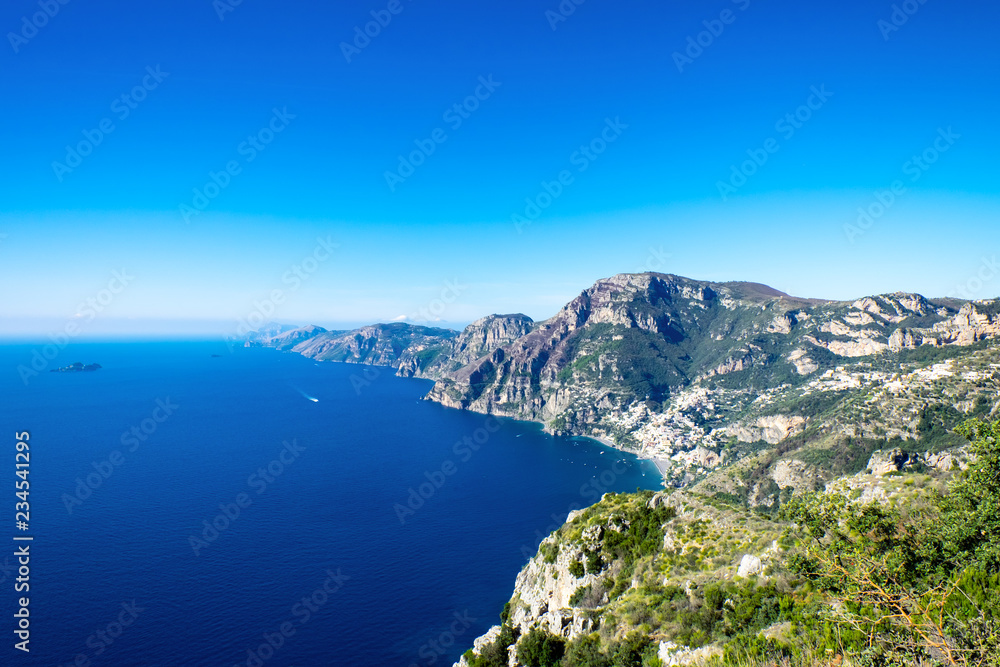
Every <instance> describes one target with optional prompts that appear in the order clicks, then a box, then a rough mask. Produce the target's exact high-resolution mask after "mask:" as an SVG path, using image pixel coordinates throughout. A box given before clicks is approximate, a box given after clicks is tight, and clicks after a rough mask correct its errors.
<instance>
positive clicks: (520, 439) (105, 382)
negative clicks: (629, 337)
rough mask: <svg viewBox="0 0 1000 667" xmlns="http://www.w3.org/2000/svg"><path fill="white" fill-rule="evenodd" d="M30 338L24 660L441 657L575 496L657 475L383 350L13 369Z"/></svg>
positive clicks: (108, 352) (197, 354)
mask: <svg viewBox="0 0 1000 667" xmlns="http://www.w3.org/2000/svg"><path fill="white" fill-rule="evenodd" d="M33 349H35V346H33V345H26V344H16V345H15V344H10V345H5V346H2V347H0V365H2V367H3V368H6V369H8V372H7V373H5V374H4V375H3V376H2V378H0V387H2V395H3V396H4V397H5V400H4V401H3V403H2V405H0V420H2V424H3V427H4V432H5V433H6V435H7V437H8V438H9V439H10V441H11V442H13V433H14V432H15V431H23V430H27V431H30V433H31V453H32V457H31V473H30V475H31V477H30V481H31V500H32V512H31V519H32V523H31V532H32V533H33V534H34V536H35V541H34V542H33V543H32V546H31V549H32V570H31V591H30V596H31V598H32V600H33V604H34V605H36V606H35V607H34V608H37V609H39V610H40V611H39V613H38V615H37V616H36V617H34V618H32V630H33V632H32V643H31V646H32V652H31V661H30V664H45V665H57V664H58V665H64V664H72V663H73V661H74V660H76V659H77V656H78V655H83V656H86V658H87V659H88V660H89V661H90V664H92V665H117V666H121V665H180V664H184V665H247V664H249V665H260V664H264V665H267V664H274V665H296V664H301V665H401V666H409V665H413V664H416V665H432V664H433V665H450V664H451V662H452V661H453V660H455V659H457V658H458V656H459V655H460V653H461V652H462V651H463V650H464V649H465V648H467V647H468V646H469V645H470V644H471V642H472V639H473V638H475V637H476V636H478V635H480V634H482V633H483V632H484V631H485V630H486V629H488V628H489V626H491V625H493V624H495V623H496V622H497V620H498V619H497V614H498V612H499V611H500V609H501V607H502V605H503V603H504V602H505V601H506V600H507V599H508V598H509V596H510V593H511V587H512V585H513V581H514V575H515V574H516V573H517V572H518V571H519V569H520V568H521V566H522V565H523V564H524V563H525V561H526V556H525V553H528V552H530V553H531V554H533V553H534V551H535V548H536V546H537V543H538V541H539V539H540V537H541V536H542V535H544V534H547V533H548V532H549V531H550V530H551V529H553V528H554V527H555V526H556V525H558V524H559V523H561V522H562V521H563V520H564V519H565V516H566V513H567V512H568V511H569V510H570V509H572V508H575V507H578V506H586V505H589V504H591V503H592V502H594V501H596V500H597V499H598V498H599V496H600V493H601V492H603V491H605V490H610V491H634V490H635V488H636V487H637V486H642V487H643V488H658V486H659V484H658V475H657V473H656V469H655V467H654V466H653V465H652V464H651V463H649V462H640V461H636V460H635V459H634V457H628V456H624V455H622V454H621V453H619V452H616V451H614V450H611V449H608V448H606V447H603V446H602V445H600V444H598V443H595V442H593V441H582V440H574V439H568V438H553V437H550V436H547V435H545V434H543V433H542V432H541V431H540V429H539V427H538V426H537V425H533V424H526V423H521V422H514V421H509V420H500V421H494V420H492V419H490V418H487V417H486V416H484V415H479V414H474V413H465V412H460V411H456V410H449V409H446V408H443V407H441V406H439V405H437V404H434V403H431V402H428V401H422V400H420V399H421V397H422V396H423V395H424V394H425V393H426V392H427V390H428V389H429V388H430V386H431V383H430V382H428V381H425V380H410V379H402V378H397V377H395V376H394V375H393V371H392V370H391V369H376V368H372V367H362V366H356V365H347V364H336V363H316V362H314V361H312V360H310V359H306V358H303V357H300V356H298V355H295V354H292V353H281V352H277V351H275V350H271V349H255V348H251V349H245V348H234V349H229V348H228V347H227V346H226V345H225V344H224V343H221V342H217V341H216V342H170V343H152V342H142V343H138V342H136V343H121V342H116V343H74V344H73V345H72V346H71V347H69V348H67V349H66V350H64V351H62V353H61V354H60V356H59V357H57V358H56V359H55V360H54V361H52V362H50V365H49V367H48V368H55V367H57V366H65V365H69V364H70V363H73V362H76V361H81V362H83V363H99V364H101V365H102V367H103V368H102V369H101V370H99V371H96V372H86V373H49V372H42V373H40V374H39V375H38V376H37V377H32V378H30V379H29V382H28V384H27V386H25V385H24V383H23V382H22V380H21V378H20V377H19V376H18V375H17V372H16V370H15V369H16V368H17V367H18V365H20V364H25V365H27V364H29V363H30V360H31V355H32V350H33ZM212 355H219V356H217V357H213V356H212ZM47 370H48V369H46V371H47ZM352 378H353V379H352ZM168 413H169V414H168ZM157 420H160V421H157ZM497 426H499V428H497ZM133 427H137V433H138V434H139V435H140V437H135V436H134V435H132V434H131V433H129V432H130V431H131V430H132V428H133ZM143 429H145V432H144V430H143ZM491 430H492V431H493V432H490V431H491ZM150 431H151V432H150ZM484 436H488V437H485V438H484ZM142 438H145V439H144V440H143V439H142ZM463 438H468V439H469V440H467V441H466V442H465V443H464V444H463V445H462V446H456V443H458V442H461V441H463ZM477 440H478V441H479V442H481V444H479V445H478V447H479V448H478V450H475V449H474V447H475V446H477V445H476V441H477ZM470 442H471V443H472V446H470V445H469V443H470ZM284 443H289V445H290V446H289V445H286V444H284ZM11 451H13V450H11ZM115 452H118V454H115ZM283 452H284V453H283ZM282 460H283V461H284V462H283V463H278V464H276V463H274V462H275V461H282ZM448 462H450V463H448ZM622 462H623V463H622ZM95 464H96V465H95ZM613 464H617V465H615V466H613ZM261 469H263V472H259V471H260V470H261ZM442 469H444V470H445V472H448V471H450V472H451V473H452V474H450V475H446V474H444V473H441V474H437V475H436V474H434V473H435V472H439V471H441V470H442ZM613 470H617V471H618V472H613ZM426 473H431V475H430V478H429V477H428V476H427V475H426ZM619 473H620V474H619ZM602 474H603V483H602V481H601V476H602ZM88 476H89V479H88ZM595 478H596V479H595ZM429 480H431V481H430V483H431V484H432V485H433V484H435V483H436V484H439V485H440V486H439V488H433V494H429V493H428V491H430V490H431V487H430V486H424V488H423V491H424V492H425V495H429V497H428V498H426V499H424V500H423V505H422V506H419V507H418V509H416V510H415V511H414V512H413V513H412V514H407V515H405V516H404V517H403V519H404V520H405V522H404V521H401V519H400V517H399V515H398V513H397V511H396V510H394V505H396V504H397V503H398V504H399V505H403V506H405V505H406V504H407V502H408V497H409V496H410V490H411V489H414V490H418V489H419V487H420V486H421V485H422V484H425V483H429ZM442 481H443V483H441V482H442ZM609 481H610V482H611V484H609V485H607V486H605V485H604V483H607V482H609ZM88 482H89V483H90V486H96V487H97V488H93V489H91V488H90V487H89V486H88ZM594 482H596V483H597V485H599V488H598V487H595V485H594ZM81 483H82V484H83V486H80V485H81ZM78 487H79V488H78ZM88 491H89V492H90V493H89V495H88V493H87V492H88ZM240 494H245V496H241V495H240ZM247 500H249V504H247V502H246V501H247ZM239 504H243V505H245V506H244V507H242V508H238V505H239ZM412 504H413V505H414V506H417V505H419V503H418V502H417V501H416V500H413V501H412ZM220 505H222V506H225V507H226V509H225V511H226V512H228V513H229V514H230V516H231V517H235V518H224V519H223V518H219V516H220V514H222V510H221V509H220ZM236 509H239V515H238V516H236ZM205 522H207V523H208V524H211V523H213V522H214V523H216V524H217V525H216V529H218V528H221V530H218V531H217V532H215V529H209V530H207V531H206V523H205ZM227 524H228V525H227ZM192 536H193V537H195V538H198V539H199V540H203V541H202V542H197V548H195V546H193V545H192V541H191V538H192ZM213 536H214V539H211V538H213ZM5 551H6V550H5ZM196 551H197V554H196ZM4 558H10V560H9V561H5V560H4ZM12 561H13V557H8V556H7V554H6V553H5V554H3V555H0V565H4V566H5V569H2V570H0V579H6V580H7V582H8V583H10V579H12V578H13V577H14V576H16V575H15V574H13V573H12V572H11V571H10V570H9V569H8V568H9V566H10V565H11V564H12ZM331 574H332V575H336V579H335V580H333V581H331ZM3 585H4V586H5V587H6V585H7V584H3ZM324 585H326V588H327V590H326V591H324V590H323V587H324ZM338 587H339V590H338ZM317 590H319V592H317ZM329 591H334V592H329ZM314 593H316V594H315V596H314ZM303 598H311V600H309V602H308V604H302V599H303ZM133 600H134V604H133ZM123 603H124V604H125V608H123ZM296 605H298V606H296ZM126 609H127V610H126ZM473 619H474V620H473ZM470 620H471V624H470V622H469V621H470ZM121 621H124V622H125V627H123V628H122V627H119V626H118V625H117V624H118V623H119V622H121ZM109 624H110V627H109ZM282 624H287V625H285V630H286V635H289V636H286V637H281V636H280V631H281V627H282ZM119 631H120V634H118V632H119ZM289 631H293V632H294V634H291V632H289ZM453 632H454V633H455V636H454V638H452V634H451V633H453ZM265 633H266V634H267V635H268V636H269V637H271V639H272V643H273V644H278V645H279V647H278V648H276V649H273V650H269V649H267V648H264V649H263V650H258V649H259V647H260V646H261V645H262V644H265V638H264V635H265ZM116 634H118V636H117V637H114V635H116ZM452 639H454V641H453V642H452ZM432 642H435V643H433V644H432ZM248 650H251V651H253V652H255V653H256V654H257V655H256V657H251V656H250V654H248ZM10 651H12V649H11V648H10V647H9V646H6V647H4V649H3V652H4V654H7V653H8V652H10Z"/></svg>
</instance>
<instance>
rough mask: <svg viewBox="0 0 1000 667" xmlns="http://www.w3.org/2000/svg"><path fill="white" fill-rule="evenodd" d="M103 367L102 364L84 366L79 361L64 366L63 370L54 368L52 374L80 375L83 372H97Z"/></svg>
mask: <svg viewBox="0 0 1000 667" xmlns="http://www.w3.org/2000/svg"><path fill="white" fill-rule="evenodd" d="M100 367H101V365H100V364H86V365H85V364H82V363H80V362H79V361H78V362H76V363H75V364H70V365H69V366H63V367H62V368H53V369H52V370H50V371H49V372H50V373H80V372H83V371H96V370H98V369H99V368H100Z"/></svg>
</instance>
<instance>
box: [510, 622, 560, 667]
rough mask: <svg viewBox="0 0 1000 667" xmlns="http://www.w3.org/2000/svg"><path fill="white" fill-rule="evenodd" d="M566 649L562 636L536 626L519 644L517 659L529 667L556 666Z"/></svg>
mask: <svg viewBox="0 0 1000 667" xmlns="http://www.w3.org/2000/svg"><path fill="white" fill-rule="evenodd" d="M565 651H566V642H565V640H563V639H562V638H561V637H556V636H555V635H550V634H549V633H548V632H545V631H544V630H542V629H540V628H534V629H533V630H531V632H529V633H528V634H527V635H525V637H524V639H522V640H521V642H520V643H519V644H518V645H517V659H518V660H519V661H520V662H522V663H523V664H525V665H527V667H555V666H556V665H558V664H559V662H560V660H562V657H563V654H564V653H565Z"/></svg>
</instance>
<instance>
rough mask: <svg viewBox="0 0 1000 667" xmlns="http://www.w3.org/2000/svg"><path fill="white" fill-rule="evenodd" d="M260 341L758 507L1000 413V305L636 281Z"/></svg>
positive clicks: (930, 445)
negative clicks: (564, 296)
mask: <svg viewBox="0 0 1000 667" xmlns="http://www.w3.org/2000/svg"><path fill="white" fill-rule="evenodd" d="M255 336H256V338H255V339H254V340H259V341H263V344H267V345H273V346H275V347H278V348H280V349H291V350H293V351H295V352H298V353H301V354H304V355H306V356H309V357H312V358H315V359H323V360H333V361H343V362H348V363H364V364H375V365H382V366H391V367H393V368H395V369H397V374H399V375H403V376H413V377H425V378H431V379H435V380H437V382H436V384H435V385H434V387H433V389H432V390H431V391H430V393H429V394H428V398H429V399H430V400H434V401H438V402H440V403H442V404H444V405H447V406H450V407H455V408H460V409H467V410H474V411H478V412H483V413H489V414H495V415H499V416H507V417H513V418H517V419H525V420H534V421H538V422H541V423H543V424H544V425H545V427H546V429H547V430H549V431H550V432H553V433H559V434H571V435H586V436H591V437H596V438H601V439H604V440H606V441H608V442H610V443H611V444H614V445H615V446H617V447H619V448H622V449H625V450H629V451H634V452H636V453H637V454H639V455H640V456H642V457H644V458H648V459H653V460H655V461H656V462H657V464H658V465H659V466H660V469H661V470H662V471H663V473H664V476H665V479H666V482H667V483H668V484H669V485H672V486H677V487H689V486H696V488H698V489H699V490H701V491H702V492H704V493H706V494H709V495H721V496H723V497H727V498H734V499H737V500H739V501H740V502H745V503H747V504H748V505H750V506H755V507H770V508H776V507H778V506H779V505H780V504H781V503H782V502H783V500H787V498H788V497H790V496H791V495H792V494H795V493H800V492H802V491H804V490H809V489H811V488H813V487H814V486H815V485H817V484H821V483H823V482H825V481H828V480H830V479H832V478H833V477H835V476H837V475H840V474H849V473H855V472H857V471H858V470H860V466H863V465H864V464H865V462H866V461H867V459H868V457H869V456H870V454H871V452H872V451H874V450H876V449H880V448H881V449H900V450H902V451H906V452H910V453H924V454H926V453H928V452H930V453H934V452H937V451H940V450H942V449H946V448H948V447H950V446H953V445H954V444H955V442H956V439H957V436H955V435H954V434H953V433H952V432H951V430H952V429H953V427H954V426H955V425H957V424H958V423H960V422H961V421H962V420H963V419H965V418H967V417H969V416H976V415H989V414H992V413H994V412H995V411H996V409H997V406H998V404H1000V363H998V362H1000V356H998V354H997V342H998V340H1000V301H998V300H992V301H976V302H965V301H959V300H954V299H939V300H934V299H927V298H925V297H923V296H920V295H918V294H910V293H902V292H900V293H894V294H885V295H877V296H872V297H865V298H861V299H858V300H856V301H853V302H830V301H823V300H817V299H801V298H796V297H791V296H789V295H787V294H784V293H782V292H780V291H778V290H775V289H773V288H770V287H768V286H766V285H760V284H757V283H749V282H729V283H711V282H706V281H698V280H691V279H687V278H682V277H679V276H672V275H666V274H657V273H645V274H623V275H617V276H613V277H611V278H608V279H605V280H600V281H598V282H597V283H596V284H595V285H594V286H592V287H591V288H589V289H587V290H584V291H583V292H582V293H581V294H580V295H579V296H578V297H577V298H575V299H573V300H572V301H571V302H570V303H568V304H567V305H566V306H565V307H563V308H562V309H561V310H560V311H559V312H558V313H557V314H556V315H555V316H553V317H552V318H550V319H548V320H545V321H543V322H533V321H532V320H531V319H530V318H528V317H526V316H524V315H491V316H489V317H485V318H482V319H480V320H478V321H476V322H474V323H472V324H471V325H469V326H468V327H466V329H465V330H464V331H462V332H460V333H459V332H455V331H451V330H447V329H435V328H430V327H422V326H414V325H411V324H405V323H396V324H379V325H373V326H370V327H363V328H361V329H358V330H356V331H351V332H333V331H323V330H322V329H320V328H318V327H312V328H309V327H307V328H304V329H299V330H295V331H283V330H277V331H273V332H272V333H271V334H270V335H263V334H255Z"/></svg>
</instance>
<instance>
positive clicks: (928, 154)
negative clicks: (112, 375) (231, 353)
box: [0, 0, 1000, 335]
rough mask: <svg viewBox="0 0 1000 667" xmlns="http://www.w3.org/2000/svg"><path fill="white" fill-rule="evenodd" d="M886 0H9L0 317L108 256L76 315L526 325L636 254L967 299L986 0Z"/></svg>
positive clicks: (981, 153)
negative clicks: (520, 317)
mask: <svg viewBox="0 0 1000 667" xmlns="http://www.w3.org/2000/svg"><path fill="white" fill-rule="evenodd" d="M224 3H226V4H224ZM46 7H47V8H48V11H49V13H50V14H53V15H52V16H46V15H45V14H44V12H45V11H46ZM896 7H898V8H899V10H898V11H896V10H894V7H893V3H891V2H885V3H883V2H851V1H848V2H841V3H821V4H815V3H801V2H791V1H788V0H773V1H772V2H767V3H765V2H762V1H761V0H738V1H736V2H733V1H730V0H713V1H712V2H703V3H694V2H676V3H657V4H654V3H648V2H633V1H627V0H626V1H621V2H615V3H611V2H604V1H602V0H587V1H586V2H583V3H582V4H580V5H575V4H574V3H573V2H572V0H567V1H566V2H564V3H563V4H562V8H563V13H562V14H560V13H559V12H560V9H559V8H560V3H559V2H557V1H556V0H550V1H548V2H545V1H538V2H526V1H524V2H522V1H510V0H508V1H505V2H499V1H493V0H484V1H482V2H476V3H461V2H447V1H445V2H441V1H437V2H429V1H427V0H398V2H397V3H392V2H389V1H388V0H375V1H364V2H358V1H347V2H340V3H329V4H327V3H319V2H301V3H279V2H268V1H265V0H244V1H243V2H242V3H241V4H239V5H236V6H230V5H229V4H228V1H227V0H220V1H219V2H216V3H213V2H212V1H211V0H197V1H194V0H175V1H173V2H169V3H167V2H147V3H112V2H89V3H88V2H80V1H78V0H70V1H69V2H68V3H67V4H65V5H62V4H59V3H58V2H57V1H56V0H51V2H49V1H48V0H42V2H41V3H39V2H38V0H35V1H34V2H29V1H25V0H13V1H11V2H8V3H6V4H5V5H4V7H3V8H2V9H0V32H2V33H3V34H4V35H5V39H4V43H3V44H0V94H2V95H3V99H4V100H5V101H6V103H5V105H4V112H3V113H4V120H5V122H4V123H3V124H2V125H0V133H2V135H3V137H2V140H3V146H4V149H5V150H4V153H5V156H6V159H4V160H2V161H0V234H2V235H3V236H0V289H2V293H0V300H2V301H0V302H2V303H3V306H2V307H0V334H18V335H21V334H30V333H45V332H48V331H51V330H52V328H53V327H58V326H60V324H59V323H61V322H64V321H66V319H67V318H73V317H78V318H79V317H80V316H81V314H82V313H81V311H82V310H85V308H84V309H81V307H80V306H81V304H85V303H86V300H87V299H88V298H92V299H93V298H98V295H100V294H101V291H102V290H105V289H107V285H108V283H109V281H110V280H112V278H113V273H112V272H113V271H122V270H125V271H126V272H128V274H129V275H133V276H134V279H132V280H129V281H128V284H127V285H126V286H125V287H124V289H122V290H120V292H118V293H115V294H113V295H112V296H113V298H110V299H109V300H108V303H107V304H106V305H102V308H101V311H100V312H99V313H98V314H97V316H96V317H95V318H93V320H92V321H87V327H88V331H89V332H91V333H94V334H98V333H133V332H140V331H142V332H146V333H156V332H157V331H162V332H165V333H166V332H178V331H181V332H202V331H220V330H221V331H227V330H229V329H230V328H232V326H233V323H234V322H238V321H240V320H241V319H245V318H246V317H247V316H248V314H250V313H253V312H263V311H268V310H269V308H268V305H267V303H268V302H269V301H272V299H273V305H274V308H273V311H274V312H273V315H272V316H273V317H275V318H276V319H278V320H281V321H285V322H297V323H305V322H318V323H322V324H325V325H336V326H342V325H351V324H359V323H364V322H371V321H376V320H378V321H387V320H391V319H394V318H401V317H407V318H410V319H418V320H421V319H430V320H438V319H440V320H441V321H442V322H445V323H453V324H456V325H457V324H461V323H464V322H467V321H469V320H471V319H474V318H476V317H478V316H480V315H483V314H487V313H490V312H512V311H523V312H526V313H527V314H529V315H531V316H532V317H535V318H544V317H547V316H549V315H551V314H553V313H554V312H555V311H556V310H557V309H558V308H559V307H560V306H561V305H562V304H563V303H565V302H566V301H567V300H569V299H570V298H572V297H573V296H574V295H575V294H577V293H578V292H579V291H580V290H581V289H583V288H585V287H586V286H588V285H590V284H591V283H593V281H594V280H596V279H598V278H601V277H605V276H608V275H611V274H614V273H618V272H624V271H639V270H646V269H654V270H660V271H666V272H672V273H678V274H681V275H687V276H691V277H695V278H704V279H711V280H737V279H742V280H754V281H758V282H765V283H768V284H771V285H773V286H775V287H777V288H779V289H782V290H785V291H788V292H791V293H794V294H799V295H803V296H813V297H826V298H843V299H847V298H853V297H857V296H861V295H864V294H869V293H876V292H884V291H891V290H903V289H905V290H912V291H918V292H922V293H925V294H927V295H929V296H943V295H949V294H951V295H957V294H958V293H959V292H960V291H962V290H964V293H966V294H967V295H968V296H972V297H976V298H985V297H992V296H996V295H997V294H998V293H1000V275H996V276H995V277H991V278H989V279H986V280H983V279H982V278H983V277H985V276H986V275H988V274H989V270H987V269H988V268H989V267H991V266H993V264H992V262H993V258H994V254H995V253H996V252H997V250H998V248H1000V225H998V224H997V220H998V213H1000V197H998V196H997V185H996V183H997V166H996V155H997V154H998V152H1000V151H998V148H1000V130H998V129H997V124H996V122H995V119H996V118H997V117H998V115H1000V114H998V112H1000V109H998V106H1000V91H998V88H1000V77H997V75H996V73H997V71H1000V47H998V44H997V40H996V39H995V26H996V24H997V20H998V19H1000V7H998V6H996V5H995V4H984V3H981V2H972V1H970V0H957V1H952V2H947V3H946V2H944V1H943V0H926V2H925V3H924V4H920V3H919V2H918V1H917V0H912V1H911V3H909V4H907V3H897V4H896ZM55 8H58V11H56V9H55ZM569 8H573V11H572V13H569V11H568V10H569ZM229 9H231V11H228V10H229ZM904 9H909V10H910V12H911V13H910V14H907V13H906V12H905V11H904ZM393 11H395V12H396V13H393ZM40 12H42V13H41V14H40ZM372 12H374V15H373V14H372ZM894 12H895V15H894ZM33 17H34V18H33ZM220 17H221V18H220ZM556 17H557V18H556ZM903 18H905V22H903ZM379 19H381V21H382V22H383V23H385V25H378V24H377V23H371V24H370V25H369V26H368V29H369V31H370V33H372V34H375V36H374V37H370V38H367V41H365V39H364V38H360V39H358V41H357V42H355V41H354V40H355V38H356V30H355V29H356V28H358V29H359V30H360V31H362V32H363V31H364V30H365V27H366V23H369V22H371V21H378V20H379ZM563 19H564V20H563ZM894 19H895V23H893V20H894ZM880 21H881V22H882V23H881V24H880ZM26 22H27V23H26ZM33 23H34V24H33ZM38 25H40V26H41V27H38ZM897 28H898V29H897ZM376 33H377V34H376ZM699 41H700V45H699V43H698V42H699ZM345 43H346V44H350V45H351V47H348V48H346V49H345V47H344V46H342V45H343V44H345ZM345 52H346V56H345ZM677 54H680V55H677ZM348 60H350V62H348ZM817 91H818V94H817ZM477 95H478V97H477ZM123 96H124V97H123ZM455 105H459V106H458V108H457V109H456V106H455ZM789 114H791V116H790V117H789V116H788V115H789ZM796 115H797V118H796ZM107 130H110V132H108V131H107ZM78 149H79V150H78ZM432 149H433V150H432ZM414 151H419V152H418V153H414ZM83 153H86V154H85V155H84V154H83ZM400 156H403V158H404V159H405V160H406V162H407V163H408V164H407V165H403V166H402V167H401V165H400ZM914 158H916V160H914ZM754 160H756V162H754ZM414 162H418V163H419V164H417V165H413V163H414ZM411 166H412V169H411ZM734 169H735V170H736V171H737V172H739V171H742V172H743V173H742V174H736V175H734ZM387 173H388V174H394V175H393V176H387ZM213 175H214V177H213ZM560 177H562V178H563V182H562V183H560ZM213 178H214V182H213ZM546 186H547V187H546ZM894 186H895V190H896V192H895V193H893V188H894ZM206 188H207V190H208V192H207V193H206ZM196 190H197V193H196ZM207 194H210V195H211V197H209V196H206V195H207ZM553 195H555V196H553ZM880 198H881V202H880V201H879V199H880ZM539 204H541V205H539ZM533 206H537V209H536V208H533ZM859 207H860V208H861V209H862V210H864V211H867V212H868V213H869V216H868V217H867V218H863V219H862V223H861V224H859V222H858V218H859V211H858V209H859ZM513 216H520V217H519V218H513ZM515 220H516V221H519V222H520V224H517V222H515ZM526 223H530V224H526ZM317 239H328V240H327V243H331V242H332V243H335V244H336V246H337V247H336V250H335V251H333V252H331V253H329V258H328V259H325V260H323V261H321V262H318V263H317V265H316V266H315V267H314V268H315V270H314V271H312V272H308V273H306V274H304V275H305V276H306V278H305V279H303V278H300V279H299V280H298V282H297V283H296V282H295V281H292V280H286V279H284V278H285V277H286V276H287V274H288V272H289V271H293V269H294V267H296V266H299V265H300V263H301V262H302V260H303V259H305V258H307V257H310V256H312V255H313V253H314V252H315V251H316V248H317V247H318V245H317V244H318V243H319V242H318V241H317ZM320 254H321V255H325V254H326V253H325V252H324V251H321V252H320ZM984 266H985V267H987V268H986V269H984ZM994 273H996V272H995V271H994ZM977 276H979V277H978V278H977ZM970 281H971V287H970ZM977 281H978V282H977ZM456 286H457V287H456ZM973 287H974V288H975V289H971V288H973ZM276 291H277V294H276ZM277 295H280V298H277V299H275V298H274V297H275V296H277ZM105 296H106V295H105Z"/></svg>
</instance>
